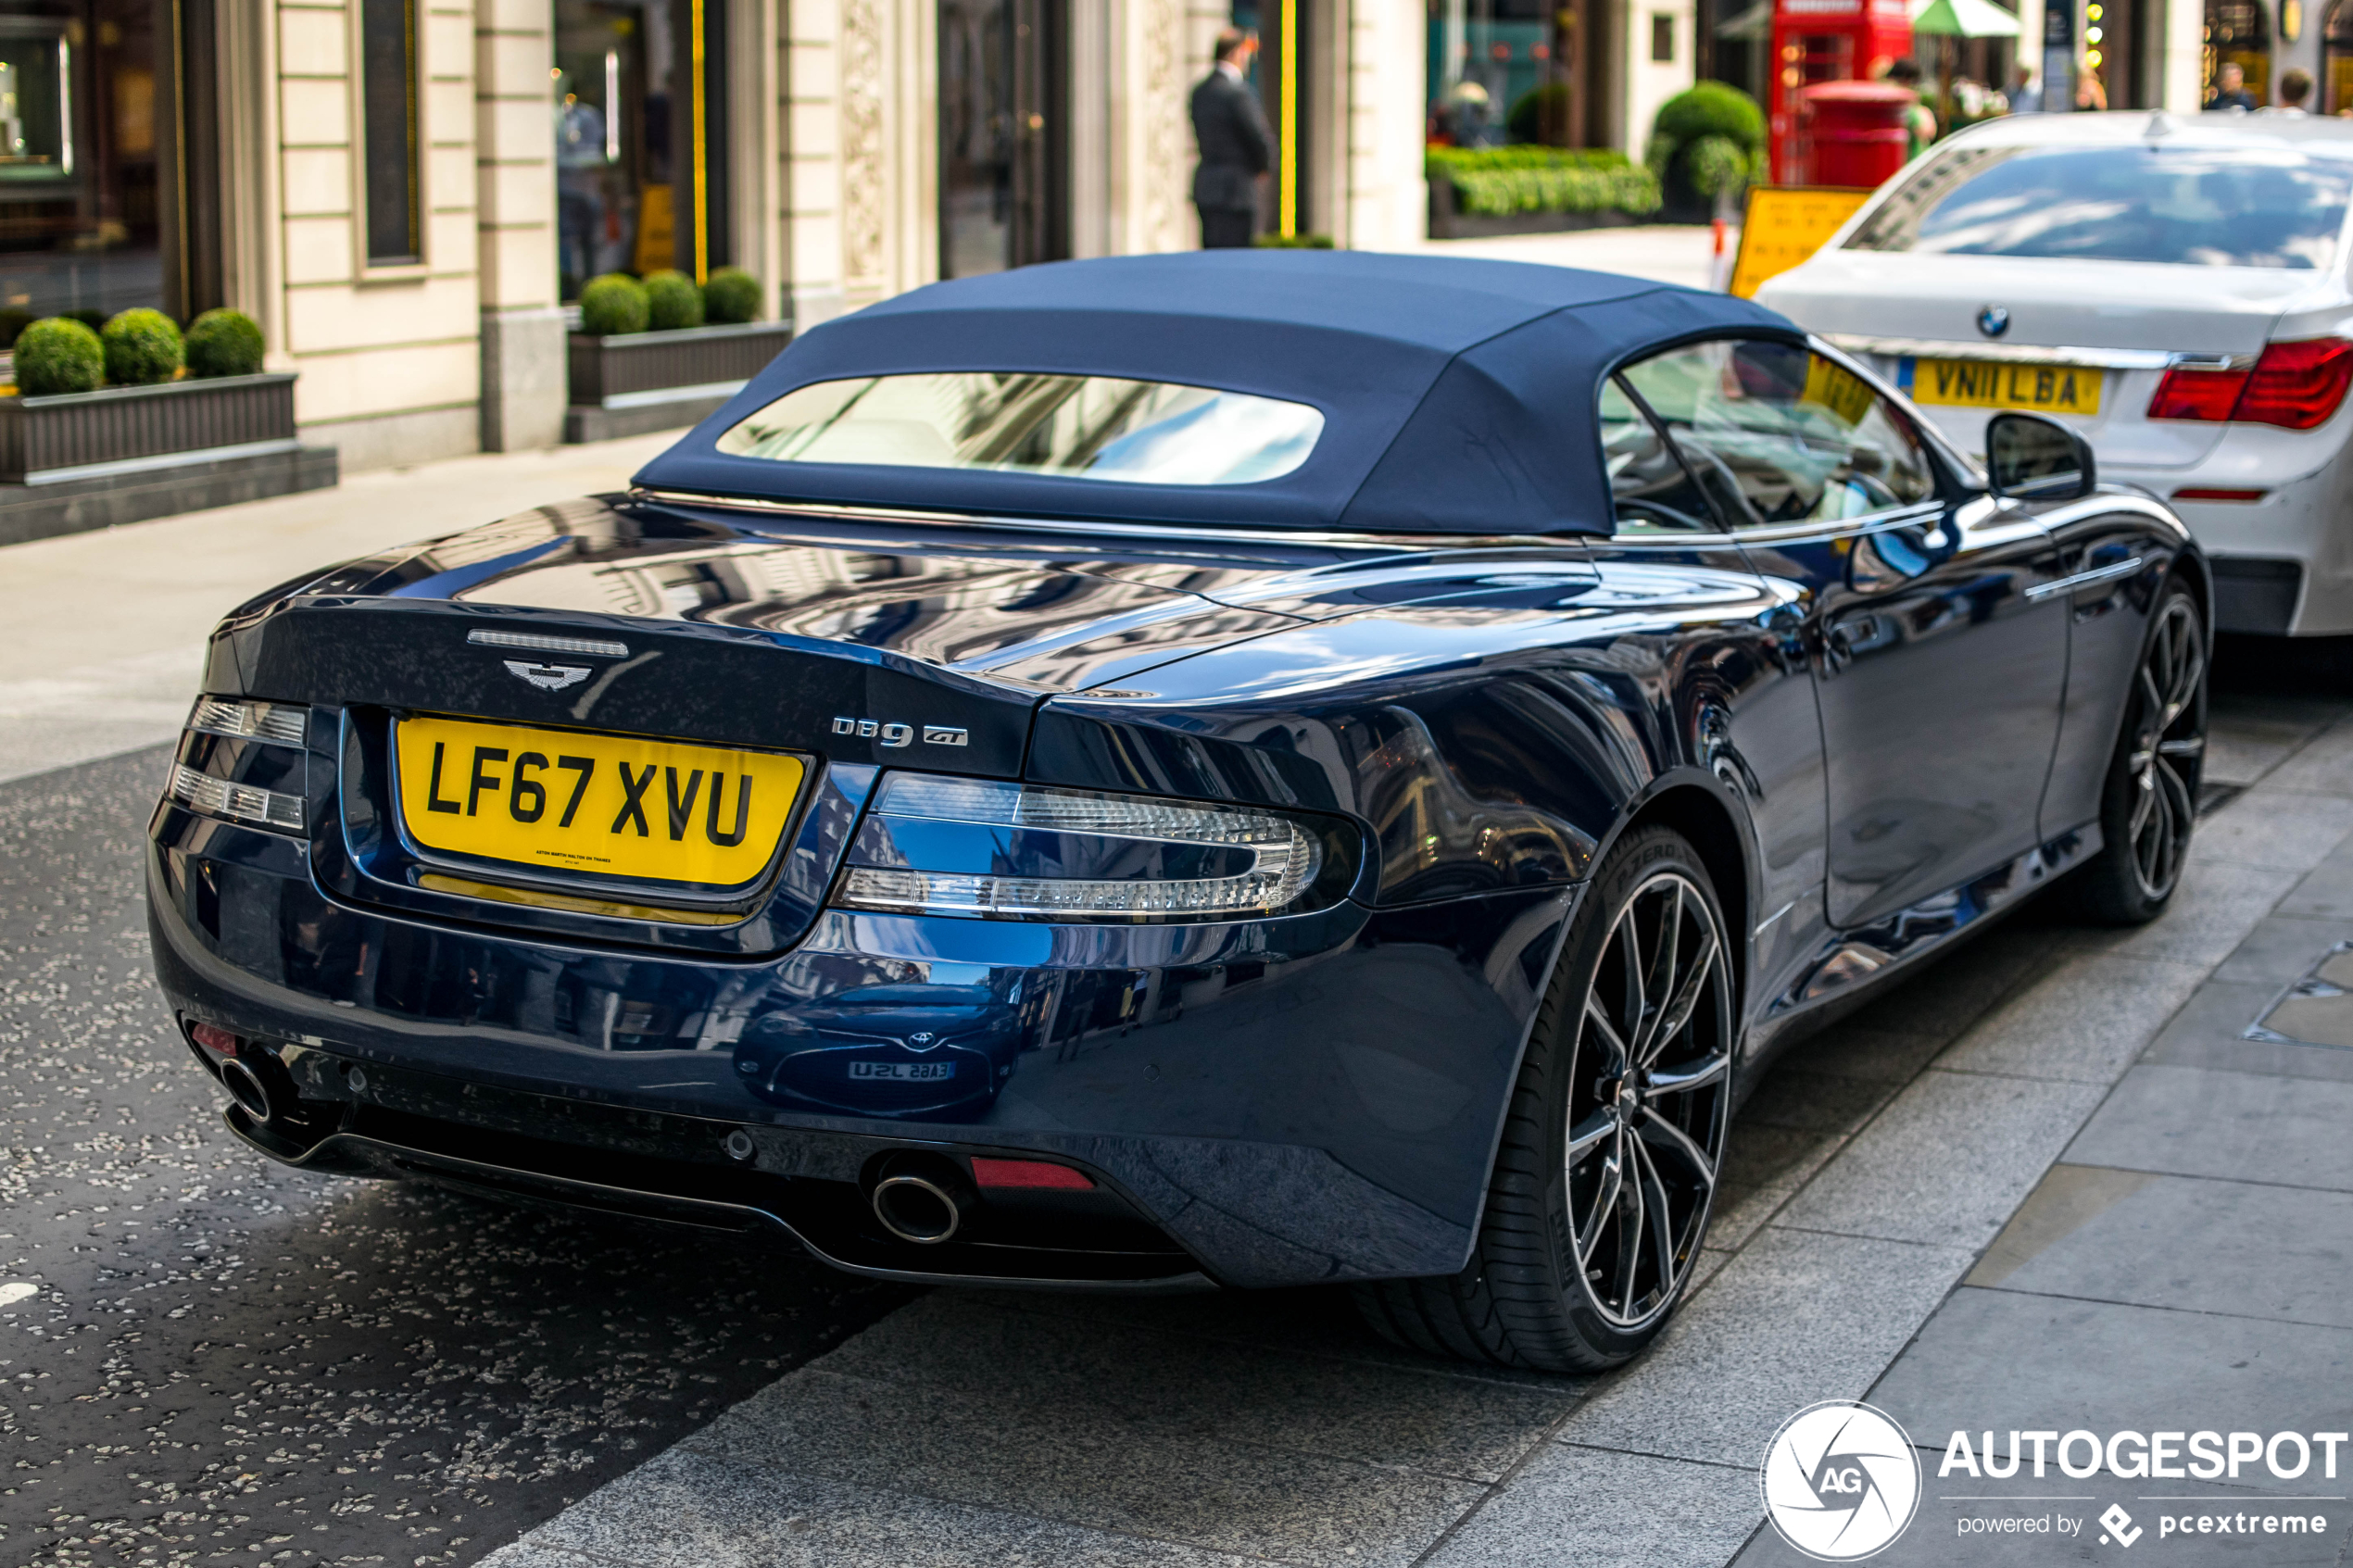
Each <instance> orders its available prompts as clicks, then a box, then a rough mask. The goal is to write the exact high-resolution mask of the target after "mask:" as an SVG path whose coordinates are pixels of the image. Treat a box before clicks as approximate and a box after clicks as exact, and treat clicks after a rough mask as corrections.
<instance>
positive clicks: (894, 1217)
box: [875, 1175, 973, 1247]
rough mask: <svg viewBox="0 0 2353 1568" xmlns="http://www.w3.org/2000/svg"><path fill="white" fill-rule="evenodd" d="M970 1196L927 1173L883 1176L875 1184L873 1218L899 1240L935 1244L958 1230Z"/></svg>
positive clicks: (970, 1201) (930, 1245) (966, 1210)
mask: <svg viewBox="0 0 2353 1568" xmlns="http://www.w3.org/2000/svg"><path fill="white" fill-rule="evenodd" d="M972 1204H973V1198H972V1195H971V1194H970V1193H968V1192H966V1191H964V1190H963V1187H962V1186H961V1185H957V1184H953V1183H951V1182H949V1181H945V1180H937V1179H935V1178H933V1177H930V1176H915V1175H900V1176H885V1177H884V1178H883V1179H882V1180H881V1181H879V1182H876V1183H875V1219H877V1220H879V1221H881V1222H882V1227H883V1229H885V1230H887V1231H888V1232H889V1233H890V1234H891V1235H893V1236H897V1237H898V1238H899V1239H900V1240H901V1241H912V1242H914V1243H915V1244H916V1245H918V1246H921V1247H934V1246H937V1245H938V1244H939V1243H940V1242H943V1241H946V1240H947V1239H948V1238H949V1237H950V1236H954V1235H955V1234H956V1232H957V1231H958V1230H959V1229H961V1228H962V1227H963V1223H964V1218H965V1216H966V1215H967V1214H968V1213H969V1212H970V1211H971V1210H972Z"/></svg>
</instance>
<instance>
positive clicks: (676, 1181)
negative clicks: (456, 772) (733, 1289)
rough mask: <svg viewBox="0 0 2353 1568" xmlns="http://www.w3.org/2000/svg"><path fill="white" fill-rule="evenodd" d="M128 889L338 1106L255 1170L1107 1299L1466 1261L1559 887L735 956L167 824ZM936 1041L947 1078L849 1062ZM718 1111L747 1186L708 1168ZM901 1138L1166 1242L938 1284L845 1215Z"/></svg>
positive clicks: (851, 920) (1033, 1229)
mask: <svg viewBox="0 0 2353 1568" xmlns="http://www.w3.org/2000/svg"><path fill="white" fill-rule="evenodd" d="M147 876H148V897H149V911H150V920H151V924H152V929H153V936H154V947H155V955H156V962H157V973H158V976H159V978H160V979H161V981H162V984H163V987H164V989H165V991H166V992H167V994H168V995H169V996H170V998H171V1000H172V1003H173V1005H174V1006H175V1008H176V1009H177V1010H179V1012H180V1014H181V1015H182V1018H183V1019H185V1020H187V1021H190V1022H205V1023H209V1024H213V1025H215V1026H217V1027H220V1028H222V1029H226V1030H229V1031H231V1032H233V1033H234V1034H237V1035H241V1036H244V1037H246V1038H248V1039H251V1040H255V1041H258V1042H266V1043H267V1044H268V1047H269V1048H270V1049H271V1051H272V1052H273V1053H274V1054H276V1055H278V1056H279V1057H280V1058H281V1059H282V1060H284V1062H285V1064H286V1065H287V1067H288V1069H289V1071H290V1072H292V1073H295V1074H296V1079H297V1082H298V1084H299V1085H301V1092H302V1094H303V1095H304V1097H305V1098H306V1099H307V1100H308V1099H310V1098H316V1099H317V1100H318V1101H319V1102H320V1107H321V1114H320V1115H319V1116H317V1117H314V1118H312V1119H311V1120H310V1122H309V1123H308V1127H309V1131H307V1132H302V1133H300V1134H299V1135H297V1136H295V1137H292V1138H289V1137H287V1136H283V1135H279V1134H278V1132H276V1131H274V1130H273V1129H271V1128H268V1127H254V1126H252V1125H250V1118H247V1119H246V1120H247V1123H248V1125H247V1126H245V1127H241V1128H240V1129H239V1130H240V1133H241V1135H245V1136H247V1137H248V1140H249V1141H252V1142H254V1143H255V1144H256V1147H258V1148H262V1149H263V1151H264V1152H266V1153H269V1154H270V1155H271V1156H272V1157H273V1158H276V1159H280V1160H287V1161H288V1162H291V1163H300V1164H307V1165H310V1166H313V1167H324V1168H333V1169H338V1170H350V1171H353V1172H355V1173H378V1174H383V1173H394V1174H399V1175H403V1176H409V1177H416V1178H420V1179H426V1180H434V1181H440V1182H444V1183H446V1184H447V1185H458V1186H464V1187H469V1188H471V1189H472V1190H478V1191H485V1192H497V1193H500V1194H502V1195H505V1196H508V1197H514V1198H540V1199H548V1200H553V1201H560V1202H567V1203H573V1204H578V1205H582V1206H585V1207H589V1208H598V1209H606V1210H615V1211H620V1212H626V1213H635V1214H640V1215H643V1216H645V1217H648V1218H656V1219H668V1220H673V1221H679V1222H682V1223H698V1224H703V1223H719V1224H722V1225H723V1226H724V1227H726V1228H748V1229H767V1230H771V1231H774V1233H776V1234H778V1235H780V1236H790V1237H791V1238H792V1239H794V1240H797V1241H799V1242H800V1243H801V1244H802V1245H804V1246H807V1247H808V1248H809V1249H810V1250H811V1251H812V1252H813V1253H815V1254H816V1255H818V1256H819V1257H821V1258H823V1259H824V1260H825V1261H831V1262H835V1263H837V1264H840V1265H841V1266H844V1267H848V1268H851V1269H854V1270H857V1271H859V1272H864V1273H877V1274H885V1275H890V1276H894V1277H908V1278H958V1279H989V1280H1003V1281H1007V1282H1011V1283H1043V1284H1056V1285H1063V1286H1076V1285H1086V1284H1090V1283H1091V1284H1098V1285H1105V1286H1114V1287H1120V1288H1141V1287H1146V1286H1150V1287H1153V1288H1170V1287H1182V1286H1183V1285H1185V1284H1187V1283H1191V1281H1189V1279H1188V1277H1187V1276H1199V1277H1200V1278H1206V1279H1209V1280H1214V1281H1215V1282H1218V1283H1223V1284H1229V1285H1239V1286H1272V1285H1293V1284H1305V1283H1315V1282H1319V1281H1328V1280H1341V1279H1353V1278H1378V1277H1395V1276H1404V1275H1416V1274H1435V1273H1451V1272H1453V1270H1455V1269H1457V1268H1459V1267H1460V1266H1461V1264H1462V1261H1463V1260H1464V1259H1465V1257H1466V1256H1467V1253H1468V1250H1469V1246H1470V1242H1471V1238H1472V1234H1473V1230H1474V1228H1475V1226H1476V1223H1477V1220H1478V1212H1479V1209H1480V1204H1481V1201H1482V1198H1483V1195H1484V1190H1485V1185H1486V1178H1487V1172H1488V1166H1489V1161H1490V1160H1491V1155H1492V1150H1493V1147H1494V1141H1495V1137H1496V1134H1497V1129H1498V1126H1499V1123H1500V1118H1501V1115H1502V1112H1503V1109H1504V1103H1505V1100H1506V1098H1507V1093H1508V1088H1509V1085H1510V1083H1511V1080H1512V1076H1513V1074H1514V1073H1516V1070H1517V1064H1518V1058H1519V1053H1520V1048H1521V1046H1522V1043H1523V1041H1524V1039H1525V1035H1526V1031H1527V1028H1528V1025H1529V1021H1530V1019H1531V1018H1532V1017H1533V1014H1534V1011H1535V1007H1536V1002H1537V997H1538V993H1539V990H1540V988H1541V985H1542V984H1543V981H1544V978H1545V975H1546V972H1547V970H1548V967H1549V964H1550V962H1551V960H1552V956H1553V953H1554V948H1555V947H1557V938H1558V935H1559V932H1560V929H1561V924H1562V922H1563V921H1564V920H1565V919H1566V917H1567V913H1568V911H1569V909H1571V907H1572V905H1573V903H1574V898H1575V896H1576V892H1577V889H1576V888H1574V887H1571V886H1552V887H1543V888H1533V889H1528V890H1523V891H1516V892H1512V893H1503V894H1491V895H1486V896H1483V897H1475V898H1467V899H1461V900H1453V901H1450V902H1447V903H1444V904H1440V905H1432V906H1421V907H1417V908H1414V909H1401V910H1371V909H1365V908H1363V907H1361V906H1359V905H1356V904H1353V903H1343V904H1341V905H1340V906H1338V907H1336V908H1334V909H1327V910H1324V911H1321V912H1318V913H1316V914H1313V915H1305V916H1293V917H1289V918H1285V919H1278V920H1266V921H1255V922H1234V923H1229V924H1217V925H1190V926H1122V927H1113V926H1076V925H1048V924H1031V923H1021V922H995V921H972V920H944V919H922V918H896V917H876V916H867V915H849V914H844V913H840V912H829V913H826V914H824V915H823V916H821V917H820V918H819V920H818V921H817V922H816V924H815V925H814V926H813V927H812V929H811V931H810V932H809V934H808V935H807V936H806V937H805V938H804V939H802V940H801V941H800V943H799V945H798V946H797V947H794V948H793V950H791V951H789V952H787V953H786V954H783V955H781V956H779V957H776V958H774V959H772V960H761V961H757V962H749V963H747V962H742V961H734V962H729V961H723V960H712V959H707V958H697V957H681V956H675V955H652V954H644V953H638V952H633V951H627V950H616V949H589V948H585V947H579V946H576V945H574V946H562V945H558V944H556V943H554V942H551V941H548V940H547V939H545V938H535V937H533V936H531V935H527V934H522V933H516V932H511V931H504V930H500V929H497V928H493V927H487V926H485V927H465V926H459V925H455V924H451V923H448V922H422V921H419V920H416V919H414V918H411V917H409V916H406V915H402V914H398V913H395V912H391V911H385V910H379V909H368V908H361V907H354V906H351V905H348V904H345V903H341V902H338V901H336V900H334V899H333V898H330V897H327V896H326V895H325V894H323V893H321V891H320V889H319V887H318V886H317V885H316V884H315V882H314V881H313V878H312V876H311V874H310V868H309V865H308V847H307V846H306V845H304V844H303V843H302V842H300V841H299V840H296V839H294V838H291V837H288V836H285V835H282V834H271V833H266V832H260V831H256V830H248V829H245V828H240V827H235V826H232V825H229V824H226V823H223V822H216V821H211V820H209V819H205V818H201V817H196V816H194V815H191V814H189V813H187V812H184V811H182V810H180V809H177V808H176V807H170V806H167V807H166V808H164V809H161V810H159V811H158V813H157V819H156V822H155V825H154V833H153V842H152V843H151V844H150V846H149V854H148V861H147ZM886 989H887V996H888V997H889V1005H888V1006H887V1007H882V1008H875V1009H873V1010H866V1011H861V1010H860V995H861V993H862V991H863V992H869V993H873V994H875V995H876V996H880V995H883V994H884V992H885V991H886ZM935 995H936V997H937V999H938V1005H937V1007H927V1006H926V1002H927V999H928V998H930V997H934V996H935ZM976 998H978V999H977V1000H976ZM917 1024H923V1025H925V1029H923V1030H921V1031H916V1030H915V1029H914V1027H913V1026H914V1025H917ZM894 1032H895V1035H896V1037H894ZM916 1033H926V1034H935V1035H945V1036H947V1038H946V1040H945V1041H944V1043H938V1044H934V1043H926V1044H925V1045H923V1046H921V1047H917V1046H916V1045H914V1044H912V1043H911V1042H912V1040H913V1038H914V1036H915V1034H916ZM780 1041H783V1042H787V1043H790V1044H791V1045H793V1046H794V1047H795V1050H793V1051H786V1050H784V1049H783V1048H782V1047H780V1046H779V1044H778V1042H780ZM812 1041H813V1042H814V1043H815V1044H816V1045H817V1046H819V1047H823V1048H824V1050H826V1051H833V1052H837V1054H838V1055H839V1057H840V1059H841V1062H842V1063H843V1064H844V1066H843V1071H842V1073H841V1074H840V1081H839V1082H837V1083H834V1084H832V1085H831V1086H825V1085H824V1084H821V1083H819V1082H818V1081H817V1080H816V1079H812V1077H811V1076H809V1075H808V1074H807V1073H801V1075H800V1076H798V1077H796V1076H795V1075H794V1073H786V1072H784V1071H782V1069H781V1068H780V1066H779V1063H780V1061H782V1060H783V1059H784V1058H785V1057H786V1056H792V1057H793V1058H794V1060H799V1061H801V1062H802V1064H803V1066H804V1067H806V1066H807V1064H808V1062H809V1060H812V1059H811V1058H810V1055H809V1053H808V1052H805V1051H799V1047H804V1046H808V1045H810V1044H811V1043H812ZM951 1049H952V1050H953V1051H956V1052H961V1053H962V1054H961V1056H960V1057H959V1058H958V1063H959V1065H958V1068H957V1071H956V1073H954V1074H952V1075H951V1076H950V1079H949V1082H950V1083H952V1084H955V1085H957V1087H956V1088H955V1089H954V1090H952V1091H950V1090H949V1089H946V1088H944V1087H942V1086H940V1085H938V1084H936V1083H926V1082H915V1083H910V1082H907V1081H906V1080H904V1079H887V1078H886V1079H872V1078H869V1079H864V1080H861V1081H859V1082H857V1083H853V1082H852V1081H851V1080H850V1078H849V1074H848V1072H847V1067H846V1064H847V1063H848V1062H849V1061H851V1060H857V1061H866V1062H896V1061H902V1060H903V1061H910V1062H931V1061H941V1060H948V1058H949V1055H950V1050H951ZM820 1054H822V1053H820ZM354 1067H357V1068H359V1069H360V1070H361V1074H360V1076H361V1078H362V1080H363V1082H364V1084H365V1085H366V1086H365V1087H354V1086H353V1085H352V1083H351V1078H350V1073H349V1070H350V1069H351V1068H354ZM799 1071H800V1070H799V1069H796V1070H795V1072H799ZM386 1085H397V1086H398V1088H397V1093H396V1094H395V1093H394V1091H393V1090H392V1089H389V1088H387V1086H386ZM812 1093H813V1094H815V1095H817V1096H819V1097H821V1098H811V1096H812ZM388 1097H389V1098H388ZM738 1128H740V1129H743V1130H745V1131H747V1132H748V1133H749V1134H750V1135H751V1136H752V1137H753V1139H754V1140H755V1142H756V1144H757V1148H758V1154H757V1158H756V1159H755V1160H752V1161H751V1162H750V1163H749V1165H748V1166H747V1165H744V1164H741V1163H738V1162H736V1161H733V1160H730V1159H729V1158H728V1157H727V1156H725V1155H724V1154H723V1153H721V1152H720V1151H719V1150H720V1140H721V1139H722V1138H724V1135H726V1134H727V1133H729V1132H731V1131H733V1130H736V1129H738ZM900 1150H925V1151H932V1152H934V1153H937V1154H940V1155H944V1156H947V1157H950V1158H962V1157H964V1156H966V1155H968V1154H969V1153H970V1152H972V1151H980V1152H1000V1153H1013V1154H1019V1153H1031V1154H1042V1155H1049V1156H1051V1157H1053V1158H1055V1159H1058V1160H1064V1161H1066V1162H1069V1163H1072V1164H1075V1165H1077V1166H1079V1167H1080V1168H1082V1169H1084V1170H1087V1171H1088V1172H1089V1173H1093V1174H1094V1175H1095V1176H1096V1178H1097V1179H1098V1181H1099V1182H1100V1183H1101V1185H1102V1186H1103V1188H1104V1189H1105V1190H1106V1191H1108V1192H1110V1193H1113V1194H1115V1195H1116V1196H1117V1198H1118V1200H1119V1202H1120V1203H1121V1204H1123V1205H1125V1207H1126V1210H1127V1211H1128V1212H1129V1214H1130V1216H1131V1218H1132V1222H1133V1223H1134V1224H1135V1225H1136V1226H1137V1227H1139V1229H1138V1230H1137V1231H1136V1232H1135V1233H1133V1234H1132V1235H1129V1233H1117V1235H1128V1236H1129V1239H1130V1240H1134V1239H1135V1238H1136V1237H1137V1236H1142V1239H1141V1240H1140V1241H1139V1242H1138V1243H1137V1246H1135V1247H1127V1246H1126V1245H1125V1244H1124V1243H1123V1244H1122V1245H1120V1246H1111V1247H1096V1246H1094V1245H1093V1244H1092V1243H1091V1242H1089V1243H1086V1244H1085V1245H1078V1244H1076V1243H1075V1244H1074V1246H1073V1248H1069V1250H1075V1251H1081V1252H1084V1251H1088V1250H1090V1249H1091V1250H1092V1251H1094V1252H1096V1253H1101V1254H1108V1253H1117V1252H1123V1251H1126V1252H1137V1251H1139V1250H1140V1252H1141V1253H1153V1252H1154V1251H1155V1249H1156V1248H1163V1247H1164V1251H1163V1252H1161V1254H1160V1255H1159V1256H1157V1257H1152V1258H1145V1257H1125V1258H1120V1259H1112V1258H1109V1257H1107V1256H1105V1257H1099V1258H1097V1259H1096V1261H1094V1262H1093V1263H1088V1262H1085V1261H1083V1260H1074V1259H1070V1258H1064V1259H1063V1260H1060V1261H1059V1262H1058V1263H1057V1264H1056V1265H1055V1268H1058V1269H1059V1271H1060V1272H1059V1273H1056V1272H1055V1268H1047V1267H1046V1261H1041V1258H1040V1257H1038V1256H1033V1255H1027V1254H1025V1255H1024V1256H1020V1257H1013V1256H1012V1255H1011V1254H1000V1255H996V1256H993V1257H992V1256H989V1255H986V1254H983V1253H981V1252H977V1251H975V1252H974V1253H973V1254H971V1255H969V1256H965V1257H963V1258H961V1259H959V1260H957V1261H955V1263H954V1266H952V1267H949V1266H944V1265H945V1264H946V1263H947V1260H946V1259H945V1258H944V1257H943V1256H942V1255H941V1253H940V1251H939V1249H938V1248H913V1247H911V1246H909V1245H908V1244H905V1243H897V1242H892V1241H891V1240H890V1239H889V1238H888V1237H887V1236H885V1235H884V1234H883V1233H881V1232H880V1230H879V1228H878V1227H875V1226H873V1225H872V1224H871V1223H870V1222H866V1221H863V1220H862V1217H861V1216H862V1211H863V1198H862V1193H861V1187H862V1185H867V1184H870V1183H871V1181H872V1179H873V1173H874V1167H875V1161H876V1160H877V1159H879V1158H881V1157H884V1156H887V1155H889V1154H891V1153H892V1152H893V1151H900ZM633 1162H634V1163H633ZM778 1183H782V1184H784V1185H776V1184H778ZM1082 1218H1083V1217H1082ZM862 1227H863V1228H862ZM1014 1228H1016V1229H1019V1230H1020V1232H1021V1235H1022V1236H1025V1237H1026V1238H1027V1239H1028V1240H1029V1241H1038V1240H1040V1239H1045V1240H1051V1239H1052V1227H1051V1225H1047V1226H1043V1227H1042V1228H1041V1226H1039V1225H1035V1224H1030V1225H1025V1226H1023V1227H1014ZM1145 1230H1149V1231H1151V1232H1152V1233H1153V1234H1154V1235H1156V1236H1158V1237H1161V1238H1164V1239H1163V1241H1154V1240H1153V1239H1152V1238H1151V1236H1143V1234H1142V1233H1143V1231H1145ZM1114 1232H1116V1227H1114ZM1082 1234H1085V1235H1098V1232H1095V1231H1089V1229H1088V1224H1086V1223H1074V1226H1073V1229H1072V1231H1071V1235H1072V1236H1081V1235H1082ZM1117 1235H1114V1239H1117ZM1098 1238H1099V1239H1100V1236H1098ZM877 1248H879V1250H878V1249H877ZM894 1248H895V1250H894ZM1032 1250H1033V1251H1035V1249H1034V1248H1033V1249H1032ZM1047 1250H1051V1248H1047ZM1041 1269H1042V1270H1044V1272H1043V1273H1041V1272H1040V1271H1041Z"/></svg>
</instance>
